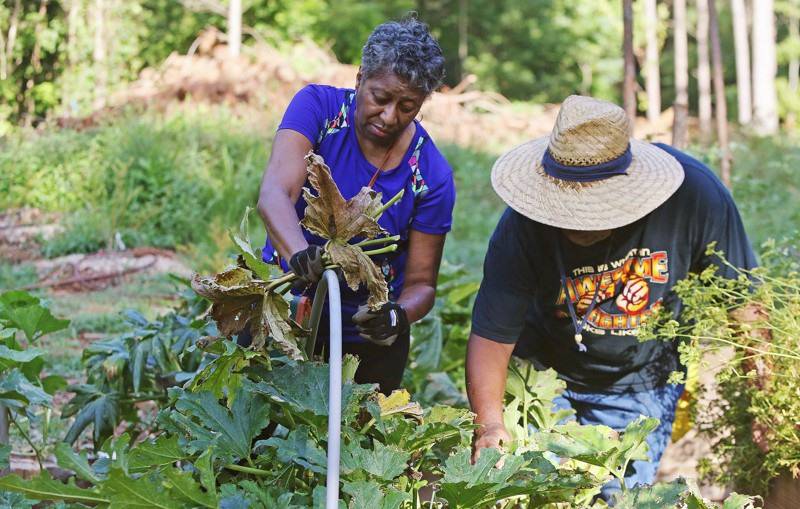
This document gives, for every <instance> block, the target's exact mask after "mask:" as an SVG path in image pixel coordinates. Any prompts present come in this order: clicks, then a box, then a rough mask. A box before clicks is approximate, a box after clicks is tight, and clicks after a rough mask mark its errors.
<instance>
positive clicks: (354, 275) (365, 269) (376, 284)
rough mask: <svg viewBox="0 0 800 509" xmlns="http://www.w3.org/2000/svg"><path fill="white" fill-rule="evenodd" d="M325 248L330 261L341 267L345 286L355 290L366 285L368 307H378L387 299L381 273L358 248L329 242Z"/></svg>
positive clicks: (384, 281) (386, 291)
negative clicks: (361, 285) (345, 282)
mask: <svg viewBox="0 0 800 509" xmlns="http://www.w3.org/2000/svg"><path fill="white" fill-rule="evenodd" d="M327 249H328V254H329V255H330V257H331V261H332V262H333V263H335V264H336V265H339V266H340V267H341V268H342V272H344V278H345V281H347V286H349V287H350V288H351V289H352V290H357V289H358V286H359V285H360V284H362V283H363V284H365V285H367V290H368V291H369V299H368V300H367V305H368V306H369V307H370V309H378V308H379V307H381V306H382V305H384V304H386V302H388V301H389V288H388V286H387V285H386V280H385V279H384V278H383V274H382V273H381V271H380V269H379V268H378V267H377V266H376V265H375V263H373V261H372V260H370V258H369V256H367V255H365V254H364V252H363V251H362V250H361V249H360V248H358V247H355V246H351V245H350V244H339V243H334V242H330V243H328V246H327Z"/></svg>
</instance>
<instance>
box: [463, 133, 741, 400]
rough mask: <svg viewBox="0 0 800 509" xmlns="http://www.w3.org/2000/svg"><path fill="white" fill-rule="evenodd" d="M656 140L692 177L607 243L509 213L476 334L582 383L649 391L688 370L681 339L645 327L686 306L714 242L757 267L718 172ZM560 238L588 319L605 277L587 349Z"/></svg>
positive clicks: (480, 302)
mask: <svg viewBox="0 0 800 509" xmlns="http://www.w3.org/2000/svg"><path fill="white" fill-rule="evenodd" d="M657 146H659V147H660V148H661V149H663V150H665V151H667V152H668V153H670V154H671V155H672V156H674V157H675V158H676V159H677V160H678V161H679V162H680V163H681V165H682V166H683V169H684V172H685V178H684V181H683V183H682V184H681V186H680V187H679V188H678V190H677V191H676V192H675V194H673V195H672V196H671V197H670V198H669V199H668V200H667V201H666V202H665V203H663V204H662V205H661V206H659V207H658V208H657V209H655V210H654V211H653V212H651V213H650V214H648V215H647V216H645V217H643V218H642V219H640V220H638V221H636V222H634V223H632V224H630V225H627V226H624V227H621V228H618V229H616V230H614V232H613V234H612V236H611V237H609V238H608V239H606V240H604V241H601V242H598V243H596V244H593V245H591V246H588V247H583V246H579V245H576V244H573V243H571V242H570V241H569V240H568V239H566V237H564V236H563V235H562V234H561V233H560V231H559V230H558V229H557V228H554V227H551V226H547V225H544V224H542V223H538V222H536V221H533V220H531V219H528V218H527V217H525V216H523V215H521V214H519V213H518V212H516V211H514V210H512V209H510V208H509V209H507V210H506V211H505V213H504V214H503V216H502V217H501V218H500V221H499V223H498V224H497V227H496V229H495V231H494V234H493V235H492V238H491V240H490V242H489V249H488V251H487V253H486V259H485V261H484V275H483V281H482V283H481V287H480V291H479V292H478V296H477V299H476V301H475V307H474V309H473V313H472V331H473V332H474V333H475V334H477V335H479V336H482V337H484V338H487V339H490V340H493V341H497V342H500V343H516V346H515V350H514V354H515V355H518V356H520V357H524V358H528V359H530V360H532V361H533V362H534V364H535V365H536V366H537V367H538V368H541V369H544V368H548V367H552V368H554V369H555V370H556V371H558V373H559V375H560V376H561V378H563V379H564V380H566V381H567V383H568V385H569V386H570V387H571V388H573V389H576V390H589V391H598V390H602V391H610V392H624V391H627V390H634V391H635V390H645V389H650V388H653V387H658V386H660V385H663V384H664V383H665V382H666V380H667V378H668V377H669V374H670V373H671V372H672V371H675V370H676V369H679V367H680V366H679V361H678V355H677V350H676V346H677V345H676V344H675V343H674V342H664V341H647V342H644V343H640V342H639V341H638V339H637V337H636V335H637V334H638V328H639V326H640V325H641V324H642V322H643V321H644V320H646V319H647V317H648V316H650V315H652V314H653V313H654V312H655V311H656V310H657V309H658V308H659V307H662V306H667V309H671V310H673V311H674V313H675V314H676V316H677V315H678V314H679V313H680V302H679V299H677V297H676V296H675V293H674V292H673V291H672V287H673V286H674V284H675V283H676V282H677V281H679V280H681V279H683V278H685V277H686V275H687V274H688V273H689V272H699V271H701V270H703V269H704V268H706V267H708V266H709V265H710V264H711V263H716V260H715V259H713V258H712V257H709V256H707V255H706V254H705V253H706V248H707V246H708V244H709V243H710V242H716V245H717V248H718V249H720V250H722V251H723V252H724V253H725V255H726V258H727V260H728V261H729V262H731V264H733V265H734V266H736V267H740V268H744V269H751V268H753V267H755V266H756V259H755V256H754V255H753V251H752V249H751V247H750V243H749V241H748V239H747V235H746V234H745V231H744V227H743V225H742V221H741V218H740V216H739V213H738V211H737V210H736V206H735V204H734V202H733V199H732V197H731V195H730V193H729V192H728V190H727V189H725V187H724V186H723V185H722V183H721V182H720V181H719V180H718V179H717V177H716V176H715V175H714V174H713V172H712V171H711V170H709V169H708V168H707V167H706V166H705V165H703V164H702V163H701V162H699V161H697V160H696V159H693V158H691V157H689V156H688V155H686V154H683V153H681V152H679V151H678V150H676V149H674V148H672V147H669V146H667V145H662V144H657ZM615 178H624V177H615ZM559 235H560V236H561V239H560V240H559ZM559 246H560V252H561V258H562V260H563V265H564V269H565V275H566V279H567V286H568V287H569V290H568V293H569V298H570V299H571V300H572V302H573V303H574V306H575V309H576V312H577V314H578V315H579V320H580V316H581V315H583V314H584V312H585V309H586V308H585V304H584V302H586V301H587V299H588V300H591V297H592V296H594V295H595V289H596V285H597V284H598V283H599V285H600V289H599V290H598V292H599V300H600V301H601V302H600V303H599V304H597V305H596V306H595V308H594V309H593V310H592V311H591V312H590V314H589V318H588V320H587V324H586V327H585V328H584V329H583V331H582V335H583V344H584V345H585V346H586V347H587V351H586V352H579V351H578V349H577V345H576V343H575V340H574V335H575V327H574V325H573V323H572V320H571V318H570V315H569V310H568V308H567V305H566V300H565V298H566V296H567V295H566V294H567V292H566V291H565V289H564V287H563V285H562V284H561V279H560V271H559V268H558V263H557V256H558V251H556V250H557V249H559ZM720 273H721V274H722V275H724V276H726V277H731V276H733V273H734V271H732V270H731V269H729V268H726V267H724V266H722V267H721V268H720ZM626 287H628V290H629V291H627V292H626V291H624V290H625V288H626ZM581 297H583V298H584V300H583V302H582V301H581Z"/></svg>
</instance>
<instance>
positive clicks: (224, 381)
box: [188, 341, 269, 403]
mask: <svg viewBox="0 0 800 509" xmlns="http://www.w3.org/2000/svg"><path fill="white" fill-rule="evenodd" d="M222 345H223V346H224V348H225V350H224V351H222V352H221V353H220V354H219V356H218V357H217V358H216V359H214V360H213V361H211V362H210V363H208V365H206V366H205V367H204V368H203V369H202V370H201V371H200V372H199V373H197V375H195V377H194V378H192V381H191V383H190V384H189V386H188V388H189V390H191V391H192V392H198V391H210V392H212V393H213V394H214V396H216V397H217V398H219V399H221V398H223V397H225V396H233V395H235V394H236V391H237V390H238V389H239V387H241V385H242V380H243V379H244V376H245V375H244V374H243V373H242V371H243V370H244V369H245V368H247V367H249V366H250V365H251V363H253V361H254V360H255V361H256V363H257V364H262V365H269V357H267V356H265V355H264V354H263V353H261V352H256V351H253V350H250V349H247V348H242V347H240V346H238V345H237V344H236V343H234V342H233V341H223V342H222ZM229 402H230V403H233V399H232V398H231V399H230V400H229Z"/></svg>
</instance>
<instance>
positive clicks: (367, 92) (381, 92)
mask: <svg viewBox="0 0 800 509" xmlns="http://www.w3.org/2000/svg"><path fill="white" fill-rule="evenodd" d="M356 79H357V82H358V85H357V86H356V105H357V106H356V116H355V127H356V132H357V133H358V135H359V137H361V138H362V139H365V140H368V141H369V142H371V143H374V144H376V145H380V146H387V147H388V146H391V144H392V143H394V141H395V140H397V138H399V137H400V135H401V134H403V131H404V130H405V129H406V127H408V124H410V123H411V122H412V121H413V120H414V117H416V116H417V113H419V110H420V108H421V107H422V103H423V102H425V94H424V93H422V92H421V91H419V90H417V89H415V88H412V87H410V86H409V85H408V84H407V83H406V82H404V81H403V80H402V79H400V78H399V77H398V76H397V75H395V74H394V73H392V72H385V73H380V74H377V75H375V76H372V77H370V78H362V76H361V72H360V71H359V73H358V77H357V78H356Z"/></svg>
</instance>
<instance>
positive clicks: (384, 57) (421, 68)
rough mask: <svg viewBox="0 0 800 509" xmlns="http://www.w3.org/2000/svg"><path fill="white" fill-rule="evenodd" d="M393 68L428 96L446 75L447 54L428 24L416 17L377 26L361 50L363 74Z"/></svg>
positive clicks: (369, 75) (366, 75) (386, 70)
mask: <svg viewBox="0 0 800 509" xmlns="http://www.w3.org/2000/svg"><path fill="white" fill-rule="evenodd" d="M384 72H392V73H394V74H396V75H397V76H398V77H399V78H401V79H402V80H403V81H405V82H406V83H408V84H409V85H410V86H411V87H413V88H416V89H418V90H420V91H421V92H423V93H424V94H425V96H428V95H430V94H431V92H433V91H434V90H436V89H437V88H439V85H441V84H442V80H443V79H444V56H443V55H442V48H440V47H439V43H437V42H436V40H435V39H434V38H433V36H431V34H430V32H429V31H428V26H427V25H426V24H425V23H423V22H421V21H419V20H418V19H415V18H413V17H409V18H406V19H404V20H402V21H389V22H386V23H382V24H380V25H378V26H377V27H375V30H373V31H372V33H371V34H370V36H369V38H368V39H367V42H366V44H364V48H363V49H362V51H361V76H362V78H365V79H367V78H371V77H373V76H376V75H379V74H381V73H384Z"/></svg>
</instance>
